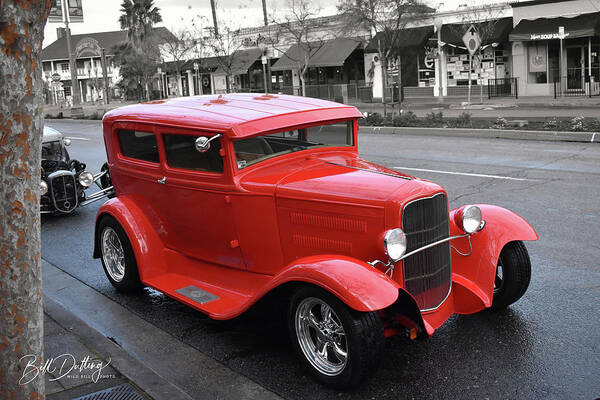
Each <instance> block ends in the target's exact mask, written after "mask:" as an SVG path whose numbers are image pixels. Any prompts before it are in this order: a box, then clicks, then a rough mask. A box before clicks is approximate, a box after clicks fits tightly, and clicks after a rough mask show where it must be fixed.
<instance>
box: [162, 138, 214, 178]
mask: <svg viewBox="0 0 600 400" xmlns="http://www.w3.org/2000/svg"><path fill="white" fill-rule="evenodd" d="M198 137H199V136H193V135H172V134H163V140H164V145H165V154H166V156H167V165H168V166H169V167H173V168H180V169H187V170H190V171H207V172H223V158H222V157H221V154H220V153H219V151H220V150H221V143H220V142H219V140H218V139H216V140H213V141H211V142H210V148H209V149H208V151H206V152H205V153H200V152H198V150H196V146H195V142H196V139H197V138H198Z"/></svg>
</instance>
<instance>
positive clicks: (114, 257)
mask: <svg viewBox="0 0 600 400" xmlns="http://www.w3.org/2000/svg"><path fill="white" fill-rule="evenodd" d="M101 243H102V260H103V261H104V265H105V266H106V272H108V274H109V275H110V277H111V278H112V279H113V280H114V281H115V282H121V281H122V280H123V277H124V276H125V252H124V251H123V245H122V244H121V240H119V236H118V235H117V232H115V231H114V229H113V228H111V227H110V226H107V227H105V228H104V230H103V231H102V239H101Z"/></svg>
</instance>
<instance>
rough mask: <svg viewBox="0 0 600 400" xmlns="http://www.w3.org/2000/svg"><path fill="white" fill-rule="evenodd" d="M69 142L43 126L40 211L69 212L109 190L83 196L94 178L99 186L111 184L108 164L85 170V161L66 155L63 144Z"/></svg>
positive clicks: (53, 130)
mask: <svg viewBox="0 0 600 400" xmlns="http://www.w3.org/2000/svg"><path fill="white" fill-rule="evenodd" d="M70 144H71V140H70V139H69V138H65V137H64V136H63V134H62V133H60V132H59V131H57V130H56V129H53V128H50V127H49V126H44V131H43V136H42V163H41V180H40V194H41V196H40V213H42V214H70V213H72V212H73V211H75V209H77V207H79V206H83V205H86V204H89V203H91V202H93V201H96V200H99V199H100V198H102V197H104V196H105V195H106V194H107V193H110V191H111V190H112V188H109V189H108V190H104V191H102V190H101V191H99V192H97V193H94V194H92V195H91V196H89V197H86V193H85V190H86V189H87V188H89V187H90V186H91V185H92V184H93V183H94V182H96V181H97V182H98V184H99V186H100V181H102V183H104V184H105V188H106V187H109V186H110V181H109V178H108V167H106V166H104V167H103V170H102V172H101V173H99V174H97V175H93V174H92V173H91V172H89V171H87V170H86V169H85V167H86V165H85V164H84V163H82V162H79V161H77V160H75V159H72V158H71V157H70V156H69V152H68V151H67V148H66V147H67V146H69V145H70ZM101 189H103V188H102V187H101Z"/></svg>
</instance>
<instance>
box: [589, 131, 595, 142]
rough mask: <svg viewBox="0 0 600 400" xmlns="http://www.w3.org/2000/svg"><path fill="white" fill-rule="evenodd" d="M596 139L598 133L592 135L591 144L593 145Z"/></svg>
mask: <svg viewBox="0 0 600 400" xmlns="http://www.w3.org/2000/svg"><path fill="white" fill-rule="evenodd" d="M595 137H596V132H594V133H593V134H592V140H590V142H591V143H594V138H595Z"/></svg>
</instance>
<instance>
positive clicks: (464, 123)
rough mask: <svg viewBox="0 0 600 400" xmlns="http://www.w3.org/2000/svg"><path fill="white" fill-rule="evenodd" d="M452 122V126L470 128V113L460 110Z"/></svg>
mask: <svg viewBox="0 0 600 400" xmlns="http://www.w3.org/2000/svg"><path fill="white" fill-rule="evenodd" d="M453 122H454V123H452V124H451V126H452V127H453V128H471V127H472V126H473V121H471V114H470V113H468V112H462V113H461V114H460V115H459V116H458V118H456V120H455V121H453Z"/></svg>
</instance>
